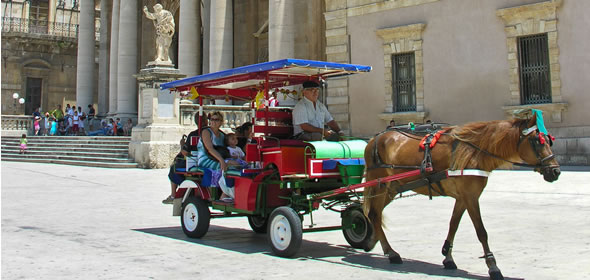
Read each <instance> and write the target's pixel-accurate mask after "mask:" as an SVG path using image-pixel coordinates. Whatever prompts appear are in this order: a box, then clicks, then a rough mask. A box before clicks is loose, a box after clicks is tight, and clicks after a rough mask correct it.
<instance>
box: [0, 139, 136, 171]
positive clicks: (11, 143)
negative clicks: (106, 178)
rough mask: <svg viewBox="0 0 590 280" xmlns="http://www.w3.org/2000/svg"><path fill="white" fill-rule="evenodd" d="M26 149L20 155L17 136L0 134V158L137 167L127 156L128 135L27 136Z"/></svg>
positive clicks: (82, 164)
mask: <svg viewBox="0 0 590 280" xmlns="http://www.w3.org/2000/svg"><path fill="white" fill-rule="evenodd" d="M27 141H28V143H27V151H26V153H25V154H20V137H18V136H3V137H2V139H1V151H2V152H1V155H2V160H6V161H22V162H39V163H56V164H69V165H79V166H91V167H106V168H137V167H138V165H137V163H135V162H134V161H133V159H130V158H129V142H130V141H131V137H122V136H107V137H105V136H29V137H27Z"/></svg>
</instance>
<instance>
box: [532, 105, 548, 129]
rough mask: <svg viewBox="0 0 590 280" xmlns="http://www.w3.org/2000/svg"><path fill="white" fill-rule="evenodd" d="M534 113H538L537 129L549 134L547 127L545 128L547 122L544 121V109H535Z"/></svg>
mask: <svg viewBox="0 0 590 280" xmlns="http://www.w3.org/2000/svg"><path fill="white" fill-rule="evenodd" d="M533 114H535V115H537V129H539V132H543V133H545V135H547V134H549V132H547V128H545V122H544V121H543V111H541V110H537V109H533Z"/></svg>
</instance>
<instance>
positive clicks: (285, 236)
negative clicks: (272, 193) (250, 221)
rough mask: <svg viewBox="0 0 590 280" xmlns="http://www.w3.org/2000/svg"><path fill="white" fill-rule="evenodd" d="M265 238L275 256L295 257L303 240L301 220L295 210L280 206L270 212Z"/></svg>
mask: <svg viewBox="0 0 590 280" xmlns="http://www.w3.org/2000/svg"><path fill="white" fill-rule="evenodd" d="M267 237H268V241H269V243H270V247H271V249H272V251H273V252H274V253H275V254H276V255H277V256H279V257H285V258H288V257H291V256H293V255H295V254H296V253H297V251H299V247H301V241H302V239H303V228H302V226H301V219H300V218H299V215H297V213H296V212H295V210H293V209H291V208H289V207H285V206H281V207H279V208H277V209H275V210H274V211H272V213H271V215H270V219H269V222H268V234H267Z"/></svg>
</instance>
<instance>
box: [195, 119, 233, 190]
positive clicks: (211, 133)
mask: <svg viewBox="0 0 590 280" xmlns="http://www.w3.org/2000/svg"><path fill="white" fill-rule="evenodd" d="M222 124H223V115H221V113H220V112H218V111H215V112H213V113H212V114H211V116H210V118H209V127H207V128H204V129H203V131H201V140H200V141H199V143H198V145H197V148H198V155H199V160H198V162H197V165H198V166H199V167H201V168H209V169H212V170H221V171H225V170H227V164H226V163H225V160H224V159H223V157H222V156H221V154H219V152H217V150H215V146H224V140H225V134H224V133H223V132H222V131H221V129H220V128H221V125H222ZM213 178H214V179H213V180H216V178H218V177H217V176H213ZM219 199H220V200H224V201H225V200H227V199H230V197H229V196H228V195H227V194H225V193H222V195H221V197H220V198H219Z"/></svg>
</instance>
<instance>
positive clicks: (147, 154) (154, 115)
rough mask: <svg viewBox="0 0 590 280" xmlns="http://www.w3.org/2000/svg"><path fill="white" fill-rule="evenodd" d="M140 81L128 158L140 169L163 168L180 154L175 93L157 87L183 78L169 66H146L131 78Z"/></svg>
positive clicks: (177, 103)
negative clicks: (135, 119) (134, 124)
mask: <svg viewBox="0 0 590 280" xmlns="http://www.w3.org/2000/svg"><path fill="white" fill-rule="evenodd" d="M134 76H135V77H136V78H137V81H138V82H139V104H138V116H137V126H135V127H134V128H133V131H132V134H131V135H132V136H131V142H130V143H129V156H130V157H132V158H133V159H134V160H135V162H136V163H138V164H139V166H140V167H142V168H166V167H168V166H170V163H171V162H172V159H174V157H175V156H176V154H178V152H179V151H180V144H179V142H180V138H181V137H182V134H185V133H187V131H184V130H183V128H182V127H181V126H180V112H179V110H180V109H179V108H180V106H179V100H180V98H179V96H178V93H170V92H169V91H167V90H166V91H162V90H160V84H162V83H166V82H171V81H175V80H178V79H180V78H183V77H185V75H183V74H180V72H179V71H178V70H177V69H174V68H172V67H149V68H144V69H141V70H140V71H139V74H137V75H134Z"/></svg>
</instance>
